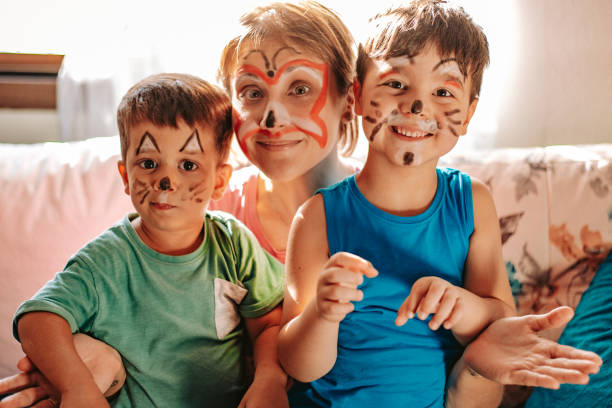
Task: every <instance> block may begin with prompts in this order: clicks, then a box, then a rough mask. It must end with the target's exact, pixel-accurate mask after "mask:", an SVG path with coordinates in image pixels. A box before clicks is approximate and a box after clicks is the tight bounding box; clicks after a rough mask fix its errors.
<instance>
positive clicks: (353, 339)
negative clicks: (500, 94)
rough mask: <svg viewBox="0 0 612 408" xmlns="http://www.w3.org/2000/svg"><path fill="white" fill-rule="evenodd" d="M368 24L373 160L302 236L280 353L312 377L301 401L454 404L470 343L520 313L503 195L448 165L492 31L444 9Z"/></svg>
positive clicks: (365, 113) (315, 206) (364, 85)
mask: <svg viewBox="0 0 612 408" xmlns="http://www.w3.org/2000/svg"><path fill="white" fill-rule="evenodd" d="M372 24H373V31H372V34H371V36H370V37H369V38H368V40H367V41H366V42H365V43H364V44H363V45H361V46H360V48H359V58H358V61H357V82H356V86H355V111H356V113H357V114H359V115H361V116H362V127H363V131H364V133H365V135H366V137H367V138H368V140H369V149H368V156H367V160H366V162H365V165H364V167H363V169H362V171H361V172H359V174H357V175H356V176H352V177H350V178H348V179H345V180H344V181H341V182H340V183H338V184H336V185H334V186H332V187H330V188H327V189H323V190H321V191H320V194H317V195H315V196H314V197H313V198H312V199H310V200H309V201H308V202H306V203H305V204H304V205H303V207H302V208H301V209H300V211H299V212H298V214H297V215H296V217H295V219H294V223H293V226H292V230H291V234H290V239H289V245H288V259H287V264H286V268H287V269H286V272H287V290H286V294H285V301H284V305H283V319H282V323H283V328H282V329H281V334H280V337H279V357H280V360H281V363H282V364H283V366H284V368H285V370H286V371H287V373H288V374H289V375H290V376H292V377H294V378H296V379H297V380H299V381H303V382H305V383H306V382H310V384H299V385H298V386H297V387H295V388H294V390H293V391H292V392H291V395H290V401H291V403H292V406H295V407H300V406H304V407H306V406H321V407H332V406H333V407H334V408H336V407H349V406H350V407H356V406H358V407H373V406H381V407H382V406H384V407H386V408H387V407H442V406H444V404H445V387H446V377H447V375H448V371H449V369H450V368H451V367H452V365H453V364H454V363H455V362H456V361H457V359H458V358H459V357H460V355H461V352H462V351H463V346H464V345H466V344H467V343H468V342H469V341H470V340H472V339H473V338H474V337H476V336H477V335H478V334H479V333H480V332H481V331H482V330H483V329H484V328H486V327H487V326H488V325H489V324H490V323H491V322H493V321H494V320H497V319H499V318H501V317H504V316H510V315H513V314H514V313H515V308H514V302H513V300H512V296H511V291H510V287H509V284H508V280H507V278H506V272H505V268H504V264H503V261H502V253H501V240H500V232H499V226H498V221H497V214H496V211H495V206H494V203H493V200H492V197H491V194H490V193H489V191H488V189H487V187H486V186H485V185H484V184H483V183H482V182H480V181H478V180H475V179H472V178H470V177H469V176H468V175H466V174H463V173H461V172H459V171H456V170H452V169H441V168H437V163H438V160H439V158H440V157H441V156H442V155H444V154H446V153H448V152H449V151H450V150H451V149H452V148H453V147H454V146H455V144H456V143H457V140H458V137H459V136H461V135H464V134H465V133H466V131H467V127H468V124H469V122H470V119H471V118H472V115H473V114H474V111H475V109H476V105H477V102H478V93H479V90H480V85H481V79H482V72H483V70H484V68H485V66H486V65H487V64H488V61H489V52H488V44H487V40H486V37H485V35H484V33H483V32H482V31H481V29H480V27H478V26H476V25H475V24H474V23H473V22H472V20H471V19H470V17H469V16H467V15H466V14H465V13H464V11H463V10H462V9H453V8H449V7H447V6H446V5H444V4H441V3H439V2H433V1H418V2H414V3H412V4H411V5H409V6H408V7H405V8H397V9H393V10H389V11H387V12H386V13H383V14H381V15H377V16H376V17H374V19H373V20H372ZM364 276H365V277H366V278H367V279H364Z"/></svg>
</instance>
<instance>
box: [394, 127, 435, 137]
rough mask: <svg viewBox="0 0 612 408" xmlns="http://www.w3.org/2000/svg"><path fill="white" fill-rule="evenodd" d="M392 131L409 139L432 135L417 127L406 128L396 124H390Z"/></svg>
mask: <svg viewBox="0 0 612 408" xmlns="http://www.w3.org/2000/svg"><path fill="white" fill-rule="evenodd" d="M390 127H391V130H392V131H393V133H395V134H398V135H400V136H404V137H407V138H410V139H424V138H426V137H429V136H433V133H429V132H424V131H422V130H418V129H406V128H400V127H397V126H390Z"/></svg>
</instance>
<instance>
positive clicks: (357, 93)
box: [353, 78, 363, 116]
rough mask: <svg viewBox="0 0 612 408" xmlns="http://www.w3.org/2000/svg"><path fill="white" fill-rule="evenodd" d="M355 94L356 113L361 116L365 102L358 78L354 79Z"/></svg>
mask: <svg viewBox="0 0 612 408" xmlns="http://www.w3.org/2000/svg"><path fill="white" fill-rule="evenodd" d="M353 95H355V114H356V115H358V116H361V115H363V103H362V101H361V84H360V83H359V81H358V80H357V78H355V80H354V81H353Z"/></svg>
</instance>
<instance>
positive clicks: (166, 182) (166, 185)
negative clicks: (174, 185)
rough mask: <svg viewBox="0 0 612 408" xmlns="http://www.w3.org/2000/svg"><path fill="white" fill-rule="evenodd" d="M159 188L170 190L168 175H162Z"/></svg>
mask: <svg viewBox="0 0 612 408" xmlns="http://www.w3.org/2000/svg"><path fill="white" fill-rule="evenodd" d="M159 188H160V190H162V191H166V190H170V179H169V178H168V177H164V178H163V179H161V180H160V181H159Z"/></svg>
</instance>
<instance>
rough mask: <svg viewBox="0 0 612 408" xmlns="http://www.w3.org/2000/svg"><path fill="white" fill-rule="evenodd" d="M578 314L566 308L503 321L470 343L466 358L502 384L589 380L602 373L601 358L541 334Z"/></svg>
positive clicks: (555, 385) (542, 384)
mask: <svg viewBox="0 0 612 408" xmlns="http://www.w3.org/2000/svg"><path fill="white" fill-rule="evenodd" d="M573 315H574V312H573V310H572V309H571V308H569V307H567V306H563V307H558V308H556V309H554V310H552V311H550V312H548V313H546V314H542V315H526V316H520V317H506V318H503V319H499V320H497V321H495V322H493V323H492V324H491V325H490V326H489V327H488V328H487V329H486V330H484V331H483V332H482V334H481V335H480V336H478V337H477V338H476V339H475V340H474V341H473V342H472V343H470V345H469V346H468V347H467V348H466V349H465V352H464V354H463V356H464V359H465V361H466V363H467V364H468V366H469V367H471V369H473V370H474V371H475V372H477V373H478V374H480V375H482V376H484V377H486V378H488V379H491V380H494V381H497V382H499V383H501V384H515V385H527V386H536V387H544V388H552V389H557V388H559V385H560V384H562V383H570V384H586V383H588V382H589V374H595V373H597V372H598V371H599V367H600V366H601V364H602V360H601V358H600V357H599V356H598V355H597V354H595V353H592V352H590V351H584V350H579V349H576V348H574V347H570V346H564V345H560V344H558V343H556V342H554V341H552V340H548V339H545V338H542V337H540V336H538V332H540V331H542V330H545V329H549V328H552V327H561V326H563V325H564V324H566V323H567V322H569V321H570V320H571V318H572V317H573Z"/></svg>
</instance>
